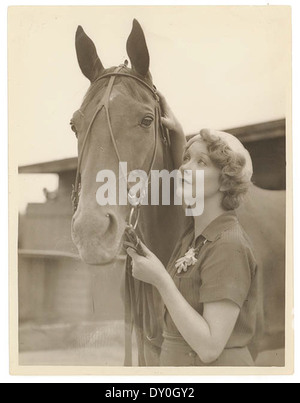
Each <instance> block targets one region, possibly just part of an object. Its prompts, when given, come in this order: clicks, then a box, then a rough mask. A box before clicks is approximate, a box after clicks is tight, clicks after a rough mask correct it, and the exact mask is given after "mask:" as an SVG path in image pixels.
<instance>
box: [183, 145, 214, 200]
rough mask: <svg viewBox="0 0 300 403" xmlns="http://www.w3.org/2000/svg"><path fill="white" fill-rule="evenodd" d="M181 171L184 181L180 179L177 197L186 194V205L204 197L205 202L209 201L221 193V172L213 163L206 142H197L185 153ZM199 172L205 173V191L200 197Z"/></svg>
mask: <svg viewBox="0 0 300 403" xmlns="http://www.w3.org/2000/svg"><path fill="white" fill-rule="evenodd" d="M179 170H180V172H181V176H182V180H180V178H179V180H178V182H177V196H178V197H182V195H183V194H184V196H185V197H184V200H185V204H187V205H190V204H189V203H188V200H195V198H196V200H197V199H198V198H199V197H204V201H205V200H206V201H207V200H208V199H210V198H212V197H214V196H216V195H217V194H219V193H220V174H221V170H220V169H219V168H217V167H216V166H215V165H214V164H213V162H212V161H211V159H210V157H209V153H208V150H207V146H206V144H205V142H204V141H195V142H194V143H193V144H192V145H191V146H190V147H189V148H188V149H187V150H186V151H185V153H184V156H183V162H182V165H181V167H180V168H179ZM185 171H187V172H185ZM197 171H203V173H204V190H203V194H202V192H201V194H200V195H199V190H198V192H197V191H196V190H197V186H198V187H199V183H198V184H197V180H196V172H197ZM197 193H198V194H197Z"/></svg>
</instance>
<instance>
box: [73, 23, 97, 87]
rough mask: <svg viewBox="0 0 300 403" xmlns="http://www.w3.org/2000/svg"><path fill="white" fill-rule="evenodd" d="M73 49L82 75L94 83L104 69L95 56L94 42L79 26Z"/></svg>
mask: <svg viewBox="0 0 300 403" xmlns="http://www.w3.org/2000/svg"><path fill="white" fill-rule="evenodd" d="M75 47H76V54H77V59H78V63H79V67H80V69H81V71H82V73H83V74H84V75H85V76H86V77H87V78H88V79H89V80H90V81H91V82H93V81H95V80H96V78H98V77H99V76H100V74H101V73H102V71H103V70H104V67H103V65H102V63H101V61H100V59H99V57H98V55H97V50H96V47H95V45H94V42H93V41H92V40H91V39H90V38H89V37H88V36H87V35H86V33H85V32H84V30H83V28H82V27H81V26H79V27H78V28H77V31H76V36H75Z"/></svg>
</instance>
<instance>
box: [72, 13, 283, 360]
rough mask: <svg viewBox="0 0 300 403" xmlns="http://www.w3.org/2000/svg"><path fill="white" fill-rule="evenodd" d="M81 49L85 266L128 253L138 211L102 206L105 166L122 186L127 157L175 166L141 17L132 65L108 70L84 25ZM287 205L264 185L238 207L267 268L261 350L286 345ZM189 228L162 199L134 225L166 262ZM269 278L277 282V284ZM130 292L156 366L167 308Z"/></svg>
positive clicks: (77, 225)
mask: <svg viewBox="0 0 300 403" xmlns="http://www.w3.org/2000/svg"><path fill="white" fill-rule="evenodd" d="M75 47H76V54H77V59H78V64H79V67H80V69H81V71H82V73H83V74H84V76H85V77H86V78H87V79H88V80H89V81H90V87H89V88H88V91H87V93H86V95H85V97H84V99H83V102H82V105H81V106H80V109H79V110H77V111H76V112H75V113H74V114H73V117H72V119H71V127H72V130H73V131H74V132H75V133H76V137H77V139H78V155H79V158H78V170H77V175H76V181H75V188H74V191H75V192H74V194H73V201H74V203H75V208H76V210H75V212H74V215H73V218H72V224H71V234H72V239H73V242H74V244H75V245H76V247H77V248H78V251H79V254H80V257H81V259H82V260H83V261H84V262H85V263H87V264H89V265H108V267H109V264H111V263H112V262H113V261H114V260H115V259H116V257H117V256H118V255H120V254H122V253H123V252H122V250H123V249H122V245H123V240H124V232H125V230H126V228H127V227H128V222H130V225H131V221H132V220H133V218H132V216H133V215H135V214H137V209H135V208H134V207H131V206H130V205H128V203H127V204H126V205H125V204H124V205H123V204H116V205H103V206H100V205H99V203H97V200H96V195H97V191H98V187H99V184H98V183H97V174H98V172H99V171H102V170H110V171H112V172H114V173H115V175H116V177H117V178H118V180H117V181H116V183H115V184H116V187H117V189H118V190H119V189H120V187H121V179H122V178H121V177H123V176H124V175H126V173H125V174H124V173H123V172H120V164H119V163H120V162H121V161H126V162H127V163H128V172H131V171H134V170H144V171H145V172H150V170H152V169H155V170H159V171H161V170H163V169H164V170H168V171H172V170H173V169H174V164H173V160H172V156H171V151H170V138H169V136H168V133H167V132H166V131H165V130H164V129H163V127H162V125H161V122H160V115H161V110H160V105H159V97H158V96H157V93H156V90H155V87H154V85H153V80H152V76H151V73H150V71H149V64H150V57H149V52H148V48H147V44H146V39H145V36H144V32H143V30H142V28H141V26H140V24H139V23H138V21H136V20H134V21H133V25H132V30H131V33H130V35H129V37H128V39H127V44H126V48H127V54H128V56H129V60H130V63H131V67H130V68H129V67H128V62H127V61H126V63H124V64H122V65H120V66H114V67H111V68H104V66H103V64H102V62H101V61H100V58H99V56H98V54H97V50H96V47H95V45H94V42H93V41H92V40H91V39H90V38H89V37H88V36H87V34H86V33H85V32H84V30H83V28H82V27H81V26H79V27H78V28H77V31H76V36H75ZM127 190H128V192H130V189H127ZM79 191H80V192H79ZM79 193H80V197H79ZM128 196H129V194H128ZM284 206H285V193H284V192H277V191H268V190H263V189H259V188H257V187H256V186H254V185H253V186H252V187H251V191H250V193H249V195H248V197H247V199H246V200H245V203H244V204H243V206H242V207H241V208H240V209H239V210H238V216H239V219H240V222H241V224H242V225H243V227H244V228H245V230H246V232H247V233H248V235H249V237H250V238H251V239H252V240H253V244H254V250H255V254H256V256H257V257H258V260H259V263H260V267H261V268H262V269H261V271H260V273H261V274H260V280H261V281H260V287H261V296H262V303H263V302H265V303H264V304H262V306H263V308H262V309H263V311H262V312H261V314H262V315H263V317H264V321H263V322H264V324H261V329H260V332H258V333H259V334H260V338H259V339H257V340H256V343H255V348H253V351H255V352H254V354H258V353H259V352H260V351H265V350H268V349H270V348H272V349H273V348H280V347H283V346H284V338H283V334H284V326H285V324H284V295H285V294H284V278H285V265H284V255H285V220H284V212H285V208H284ZM183 226H184V213H183V209H182V207H180V206H177V205H175V204H174V203H172V202H171V203H170V205H169V206H166V205H163V204H162V203H161V202H160V203H159V204H158V205H151V204H149V205H144V206H141V208H140V209H139V210H138V214H137V215H136V218H135V225H134V227H136V231H137V233H138V235H139V237H140V238H141V239H142V240H143V242H144V243H145V244H146V245H147V246H148V247H149V249H150V250H152V251H153V252H154V253H155V254H156V255H157V256H158V258H159V259H160V260H161V261H162V263H163V264H164V265H166V264H167V263H168V260H169V258H170V256H171V253H172V251H173V248H174V246H175V243H176V241H177V239H178V237H179V235H180V233H181V231H182V229H183ZM270 278H273V279H274V282H275V283H276V287H274V288H272V287H271V286H270ZM131 291H132V292H133V295H134V298H136V300H134V301H131V303H132V304H131V308H135V304H137V300H139V304H140V305H139V306H140V308H139V311H138V313H137V314H138V318H137V317H135V318H134V321H135V322H136V321H137V320H139V325H140V326H141V327H142V329H140V332H139V339H140V344H139V365H146V366H157V365H158V363H159V348H160V343H161V326H162V312H163V310H162V309H161V308H162V306H161V305H162V304H161V300H160V296H159V294H158V292H157V291H156V290H155V289H154V288H153V287H151V286H149V285H144V284H140V283H139V282H136V281H135V282H134V285H133V288H131ZM136 293H138V295H136ZM145 296H147V298H146V297H145ZM131 297H132V295H131ZM145 298H146V299H145ZM127 314H128V312H127ZM145 318H146V319H145ZM145 322H147V323H146V324H145ZM141 323H142V324H141ZM135 324H136V325H137V323H135ZM128 362H130V359H129V361H128ZM125 365H126V364H125ZM129 365H131V364H129Z"/></svg>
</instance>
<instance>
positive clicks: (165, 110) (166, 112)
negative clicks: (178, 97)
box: [157, 91, 182, 133]
mask: <svg viewBox="0 0 300 403" xmlns="http://www.w3.org/2000/svg"><path fill="white" fill-rule="evenodd" d="M157 93H158V96H159V100H160V106H161V109H162V117H161V121H162V124H163V125H164V126H165V127H166V128H167V129H169V130H170V131H173V132H175V133H177V132H182V127H181V124H180V123H179V121H178V120H177V118H176V116H175V115H174V113H173V111H172V109H171V108H170V106H169V104H168V103H167V101H166V98H165V97H164V96H163V94H162V93H161V92H159V91H157Z"/></svg>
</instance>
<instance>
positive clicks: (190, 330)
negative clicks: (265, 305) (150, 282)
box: [158, 276, 240, 364]
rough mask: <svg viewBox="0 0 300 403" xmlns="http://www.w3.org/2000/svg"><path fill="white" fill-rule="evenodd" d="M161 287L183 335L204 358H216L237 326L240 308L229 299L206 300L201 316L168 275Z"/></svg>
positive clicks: (207, 361)
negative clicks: (208, 301) (207, 301)
mask: <svg viewBox="0 0 300 403" xmlns="http://www.w3.org/2000/svg"><path fill="white" fill-rule="evenodd" d="M158 291H159V293H160V294H161V297H162V299H163V301H164V303H165V305H166V307H167V309H168V311H169V313H170V315H171V317H172V319H173V321H174V323H175V325H176V327H177V329H178V330H179V332H180V334H181V335H182V337H183V338H184V339H185V340H186V342H187V343H188V344H189V345H190V346H191V348H192V349H193V350H194V351H195V352H196V353H197V354H198V356H199V358H200V359H201V361H202V362H204V363H206V364H208V363H211V362H213V361H215V360H216V359H217V358H218V357H219V356H220V355H221V353H222V351H223V350H224V348H225V346H226V344H227V342H228V340H229V338H230V335H231V333H232V331H233V329H234V326H235V324H236V321H237V318H238V316H239V313H240V308H239V307H238V305H236V304H235V303H234V302H231V301H230V300H223V301H219V302H210V303H206V304H204V312H203V316H201V315H200V314H199V313H198V312H197V311H195V310H194V308H192V307H191V305H190V304H189V303H188V302H187V301H186V299H185V298H184V297H183V296H182V294H181V293H180V291H179V290H178V288H177V287H176V285H175V283H174V282H173V280H172V279H171V277H170V276H169V278H165V279H164V281H162V282H161V283H160V284H159V285H158Z"/></svg>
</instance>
